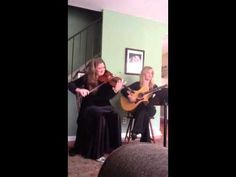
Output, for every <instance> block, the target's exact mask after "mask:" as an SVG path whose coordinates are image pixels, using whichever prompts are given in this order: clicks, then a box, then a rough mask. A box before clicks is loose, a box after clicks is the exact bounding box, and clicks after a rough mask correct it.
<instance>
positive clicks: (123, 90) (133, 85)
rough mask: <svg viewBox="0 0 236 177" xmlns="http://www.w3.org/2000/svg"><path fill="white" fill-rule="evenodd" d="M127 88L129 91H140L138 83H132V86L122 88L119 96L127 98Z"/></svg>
mask: <svg viewBox="0 0 236 177" xmlns="http://www.w3.org/2000/svg"><path fill="white" fill-rule="evenodd" d="M129 88H130V89H131V90H139V89H140V85H139V82H134V83H133V84H131V85H129V86H128V87H124V88H123V89H122V90H121V94H122V95H123V96H125V97H126V98H127V96H128V93H127V91H128V90H129Z"/></svg>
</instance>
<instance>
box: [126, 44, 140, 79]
mask: <svg viewBox="0 0 236 177" xmlns="http://www.w3.org/2000/svg"><path fill="white" fill-rule="evenodd" d="M143 65H144V50H139V49H131V48H125V74H132V75H139V74H140V73H141V70H142V69H143Z"/></svg>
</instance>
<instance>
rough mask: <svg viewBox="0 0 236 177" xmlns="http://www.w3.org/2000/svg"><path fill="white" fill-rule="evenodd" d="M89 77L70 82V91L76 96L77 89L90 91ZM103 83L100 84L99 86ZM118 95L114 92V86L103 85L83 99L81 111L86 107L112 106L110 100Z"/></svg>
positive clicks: (85, 76)
mask: <svg viewBox="0 0 236 177" xmlns="http://www.w3.org/2000/svg"><path fill="white" fill-rule="evenodd" d="M86 83H87V75H84V76H82V77H80V78H79V79H77V80H75V81H73V82H70V83H69V84H68V88H69V90H70V91H71V92H72V93H74V94H76V92H75V89H76V88H85V89H88V87H87V85H86ZM100 84H102V82H99V85H100ZM115 95H116V93H115V92H114V91H113V90H112V86H111V85H110V84H108V83H105V84H103V85H101V86H100V87H99V88H98V90H97V91H96V92H92V93H90V94H89V95H88V96H86V97H83V99H82V104H81V109H82V108H84V107H85V106H90V105H96V106H106V105H110V102H109V100H110V99H111V98H112V97H114V96H115Z"/></svg>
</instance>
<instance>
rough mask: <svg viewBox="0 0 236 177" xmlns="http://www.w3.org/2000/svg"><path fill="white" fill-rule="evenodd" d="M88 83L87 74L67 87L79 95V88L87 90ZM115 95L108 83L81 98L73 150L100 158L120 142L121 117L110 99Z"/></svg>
mask: <svg viewBox="0 0 236 177" xmlns="http://www.w3.org/2000/svg"><path fill="white" fill-rule="evenodd" d="M86 83H87V76H86V75H84V76H82V77H80V78H79V79H77V80H75V81H73V82H70V83H69V84H68V88H69V90H70V91H71V92H72V93H74V94H76V92H75V89H76V88H86V89H88V88H87V86H86ZM99 84H101V83H99ZM115 95H116V94H115V93H114V91H113V90H112V86H111V85H110V84H107V83H106V84H102V86H100V87H99V88H98V90H97V91H96V92H92V93H90V94H89V95H88V96H86V97H83V98H82V101H81V105H80V110H79V114H78V118H77V125H78V128H77V132H76V140H75V143H74V149H76V151H77V152H78V153H79V154H81V155H82V156H84V157H85V158H91V159H97V158H99V157H101V156H102V155H104V154H105V153H109V152H111V151H112V150H114V149H116V148H117V147H119V146H120V145H121V122H120V118H119V116H118V114H117V113H115V112H114V111H113V108H112V106H111V105H110V102H109V100H110V99H111V98H112V97H114V96H115Z"/></svg>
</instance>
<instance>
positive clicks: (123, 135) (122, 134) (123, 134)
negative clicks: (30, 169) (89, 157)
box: [68, 128, 162, 142]
mask: <svg viewBox="0 0 236 177" xmlns="http://www.w3.org/2000/svg"><path fill="white" fill-rule="evenodd" d="M161 135H162V134H161V131H160V130H157V129H155V128H154V136H155V137H156V136H161ZM140 136H141V135H140V134H139V135H138V137H140ZM121 138H122V139H124V138H125V132H123V133H121ZM70 141H75V136H68V142H70Z"/></svg>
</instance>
